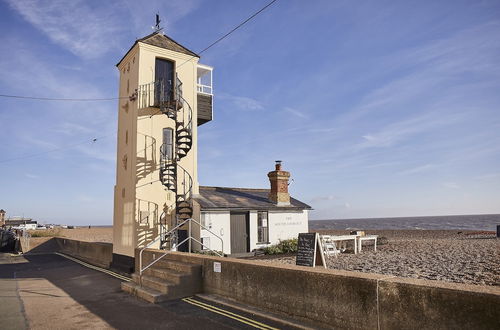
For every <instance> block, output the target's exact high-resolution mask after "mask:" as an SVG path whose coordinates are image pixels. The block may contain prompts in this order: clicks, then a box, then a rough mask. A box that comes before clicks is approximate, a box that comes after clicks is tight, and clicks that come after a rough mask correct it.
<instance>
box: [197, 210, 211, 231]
mask: <svg viewBox="0 0 500 330" xmlns="http://www.w3.org/2000/svg"><path fill="white" fill-rule="evenodd" d="M200 218H201V219H200V223H201V225H202V226H203V227H205V228H208V229H212V222H211V221H210V214H209V213H208V212H201V215H200Z"/></svg>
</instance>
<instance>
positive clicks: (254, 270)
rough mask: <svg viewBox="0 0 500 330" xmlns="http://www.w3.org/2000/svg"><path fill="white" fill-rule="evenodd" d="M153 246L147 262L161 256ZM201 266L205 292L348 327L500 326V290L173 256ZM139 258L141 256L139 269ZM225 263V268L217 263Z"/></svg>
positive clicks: (299, 316) (496, 327) (235, 260)
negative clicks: (217, 267) (499, 312)
mask: <svg viewBox="0 0 500 330" xmlns="http://www.w3.org/2000/svg"><path fill="white" fill-rule="evenodd" d="M161 254H162V251H159V250H147V251H146V252H145V254H144V259H143V260H144V264H146V263H147V261H148V260H152V259H153V256H154V257H155V258H158V257H159V256H160V255H161ZM167 258H168V259H171V260H178V261H184V262H191V263H196V264H201V265H203V291H204V293H213V294H219V295H222V296H225V297H228V298H231V299H234V300H237V301H239V302H242V303H246V304H248V305H252V306H255V307H259V308H262V309H265V310H270V311H273V312H278V313H283V314H286V315H289V316H293V317H295V318H298V319H303V320H308V321H314V322H316V323H318V325H321V326H325V327H333V328H349V329H431V328H432V329H499V328H500V319H499V318H498V310H499V308H500V288H498V287H487V286H472V285H464V284H453V283H446V282H438V281H426V280H416V279H406V278H396V277H389V276H384V275H378V274H365V273H358V272H347V271H336V270H326V269H320V268H306V267H299V266H286V265H271V264H268V263H262V262H257V261H250V260H240V259H232V258H218V257H208V256H201V255H195V254H191V255H189V254H186V253H171V254H169V255H168V256H167ZM137 261H138V258H137V255H136V268H137V267H138V264H137ZM216 262H219V263H220V270H221V271H220V273H219V272H215V271H214V263H216Z"/></svg>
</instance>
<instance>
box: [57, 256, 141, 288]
mask: <svg viewBox="0 0 500 330" xmlns="http://www.w3.org/2000/svg"><path fill="white" fill-rule="evenodd" d="M54 254H57V255H58V256H61V257H64V258H66V259H69V260H71V261H74V262H76V263H78V264H80V265H82V266H85V267H87V268H90V269H94V270H97V271H99V272H101V273H106V274H108V275H111V276H114V277H116V278H118V279H120V280H122V281H127V282H130V281H131V280H132V279H131V278H129V277H126V276H123V275H121V274H118V273H115V272H112V271H110V270H108V269H104V268H101V267H97V266H94V265H91V264H89V263H86V262H84V261H81V260H78V259H76V258H73V257H70V256H68V255H65V254H62V253H59V252H54Z"/></svg>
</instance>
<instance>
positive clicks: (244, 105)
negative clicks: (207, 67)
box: [217, 93, 264, 111]
mask: <svg viewBox="0 0 500 330" xmlns="http://www.w3.org/2000/svg"><path fill="white" fill-rule="evenodd" d="M217 96H218V97H219V98H220V99H222V100H227V101H229V102H231V103H232V104H233V105H234V106H235V107H236V108H238V109H240V110H245V111H258V110H263V109H264V106H263V104H262V103H261V102H260V101H258V100H256V99H253V98H250V97H246V96H236V95H230V94H225V93H221V94H218V95H217Z"/></svg>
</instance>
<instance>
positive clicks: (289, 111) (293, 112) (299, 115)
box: [284, 107, 309, 119]
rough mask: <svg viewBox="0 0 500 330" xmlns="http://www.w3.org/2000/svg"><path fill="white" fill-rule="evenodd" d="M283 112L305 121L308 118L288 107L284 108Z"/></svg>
mask: <svg viewBox="0 0 500 330" xmlns="http://www.w3.org/2000/svg"><path fill="white" fill-rule="evenodd" d="M284 110H285V111H286V112H288V113H291V114H292V115H295V116H297V117H299V118H303V119H307V118H309V116H306V115H305V114H304V113H303V112H300V111H299V110H296V109H293V108H290V107H285V108H284Z"/></svg>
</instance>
